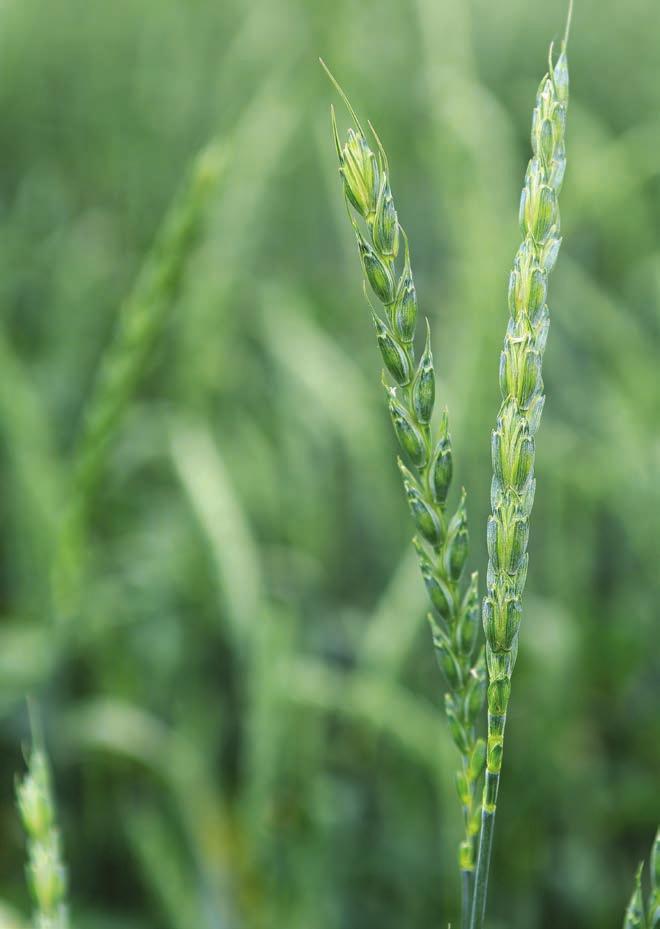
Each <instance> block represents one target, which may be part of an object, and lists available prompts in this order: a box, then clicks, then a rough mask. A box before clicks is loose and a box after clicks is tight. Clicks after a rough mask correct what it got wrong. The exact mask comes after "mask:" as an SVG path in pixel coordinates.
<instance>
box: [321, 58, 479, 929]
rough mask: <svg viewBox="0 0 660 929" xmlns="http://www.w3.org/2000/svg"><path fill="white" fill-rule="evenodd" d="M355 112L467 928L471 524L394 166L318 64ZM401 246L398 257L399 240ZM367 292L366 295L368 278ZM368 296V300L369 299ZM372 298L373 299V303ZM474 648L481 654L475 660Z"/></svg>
mask: <svg viewBox="0 0 660 929" xmlns="http://www.w3.org/2000/svg"><path fill="white" fill-rule="evenodd" d="M321 64H322V65H323V67H324V68H325V70H326V72H327V73H328V76H329V77H330V80H331V81H332V83H333V84H334V85H335V87H336V88H337V90H338V92H339V94H340V96H341V97H342V99H343V101H344V102H345V104H346V106H347V108H348V111H349V113H350V115H351V117H352V119H353V126H352V127H351V128H350V129H349V130H348V133H347V136H346V141H345V142H343V143H342V142H341V141H340V137H339V132H338V129H337V122H336V118H335V112H334V108H332V109H331V113H332V132H333V136H334V140H335V147H336V149H337V156H338V158H339V174H340V177H341V178H342V181H343V189H344V197H345V200H346V206H347V209H348V214H349V218H350V221H351V223H352V226H353V230H354V232H355V237H356V242H357V248H358V254H359V257H360V261H361V263H362V269H363V271H364V275H365V278H366V280H367V282H368V283H369V286H370V288H371V290H372V292H373V293H374V295H375V296H376V298H377V299H378V301H379V303H380V304H382V311H381V312H377V311H376V310H375V309H374V308H373V306H372V307H371V315H372V319H373V324H374V328H375V330H376V340H377V343H378V347H379V348H380V352H381V355H382V359H383V362H384V364H385V368H386V369H387V372H388V374H389V376H390V380H389V381H387V382H384V386H385V391H386V397H387V403H388V406H389V411H390V416H391V418H392V425H393V427H394V432H395V434H396V437H397V439H398V442H399V445H400V447H401V451H402V453H403V456H404V457H405V463H404V461H402V460H399V462H398V464H399V469H400V471H401V475H402V478H403V486H404V490H405V493H406V497H407V500H408V505H409V508H410V513H411V516H412V519H413V522H414V524H415V527H416V530H417V535H416V536H415V538H414V540H413V544H414V546H415V549H416V550H417V554H418V557H419V563H420V568H421V573H422V577H423V579H424V582H425V584H426V587H427V590H428V594H429V598H430V600H431V603H432V605H433V608H434V609H433V612H432V613H430V614H429V622H430V625H431V632H432V638H433V643H434V646H435V651H436V655H437V659H438V663H439V665H440V667H441V669H442V671H443V673H444V677H445V682H446V685H447V691H446V694H445V712H446V715H447V720H448V723H449V728H450V732H451V735H452V738H453V740H454V742H455V744H456V746H457V748H458V750H459V752H460V756H461V767H460V770H459V771H458V772H457V776H456V784H457V790H458V795H459V799H460V804H461V808H462V812H463V820H464V838H463V841H462V842H461V845H460V849H459V867H460V871H461V876H462V893H463V926H466V925H467V918H468V913H469V900H470V895H471V875H472V872H473V870H474V837H475V835H476V833H477V831H478V824H479V808H478V804H477V802H476V796H477V785H478V783H479V780H480V778H481V775H482V772H483V768H484V764H485V760H486V746H485V742H484V740H483V739H478V738H477V735H476V723H477V720H478V718H479V715H480V712H481V710H482V707H483V703H484V699H485V687H486V674H485V661H484V656H483V651H479V650H477V648H476V646H477V639H478V637H479V595H478V584H477V575H476V574H473V575H472V576H471V577H470V578H469V580H468V581H467V582H463V581H462V578H463V574H464V570H465V564H466V561H467V555H468V528H467V513H466V506H465V491H463V493H462V495H461V498H460V502H459V505H458V508H457V510H456V512H455V513H454V514H453V515H451V514H450V513H448V512H447V495H448V492H449V488H450V484H451V479H452V472H453V459H452V448H451V438H450V434H449V419H448V415H447V412H446V411H445V412H444V413H443V415H442V416H441V418H440V422H439V425H438V427H437V428H436V429H435V430H434V429H432V426H431V420H432V416H433V411H434V406H435V387H436V382H435V373H434V369H433V355H432V352H431V329H430V326H429V323H428V320H427V321H426V334H425V341H424V346H423V349H422V352H421V354H420V356H419V358H417V357H416V353H415V345H414V340H415V334H416V325H417V315H418V306H417V294H416V291H415V283H414V280H413V275H412V269H411V263H410V248H409V244H408V237H407V236H406V234H405V232H404V231H403V229H402V227H401V225H400V223H399V219H398V215H397V211H396V208H395V205H394V199H393V196H392V191H391V187H390V171H389V165H388V161H387V156H386V154H385V150H384V148H383V145H382V143H381V141H380V139H379V138H378V136H377V134H376V132H375V130H374V129H373V127H372V126H371V124H370V123H369V124H368V125H369V128H370V130H371V133H372V136H373V140H374V142H375V151H374V150H373V149H372V148H371V146H370V144H369V142H368V141H367V138H366V135H365V132H364V130H363V128H362V125H361V124H360V121H359V119H358V117H357V115H356V113H355V111H354V109H353V108H352V106H351V104H350V103H349V101H348V99H347V97H346V95H345V94H344V92H343V90H342V89H341V87H340V86H339V84H338V83H337V81H336V80H335V79H334V77H333V76H332V74H331V73H330V71H328V68H327V67H326V66H325V64H324V63H323V62H321ZM402 244H403V255H401V254H400V253H401V245H402ZM365 295H367V290H366V285H365ZM368 299H369V298H368V296H367V300H368ZM370 305H371V304H370ZM475 650H477V651H478V657H477V658H476V660H475V659H474V654H475Z"/></svg>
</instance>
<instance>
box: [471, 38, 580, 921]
mask: <svg viewBox="0 0 660 929" xmlns="http://www.w3.org/2000/svg"><path fill="white" fill-rule="evenodd" d="M549 60H550V66H549V69H548V73H547V74H546V75H545V77H544V78H543V80H542V81H541V84H540V86H539V89H538V92H537V94H536V104H535V106H534V113H533V117H532V158H531V159H530V161H529V164H528V166H527V172H526V174H525V184H524V187H523V190H522V195H521V198H520V229H521V232H522V235H523V241H522V243H521V245H520V248H519V249H518V252H517V254H516V257H515V259H514V263H513V270H512V272H511V276H510V279H509V311H510V314H511V315H510V318H509V324H508V327H507V331H506V336H505V339H504V348H503V351H502V354H501V357H500V391H501V394H502V405H501V406H500V410H499V413H498V416H497V424H496V427H495V429H494V431H493V436H492V446H491V447H492V460H493V481H492V485H491V506H492V515H491V516H490V517H489V519H488V529H487V543H488V572H487V576H486V596H485V598H484V603H483V625H484V633H485V636H486V659H487V664H488V678H489V684H488V755H487V764H486V781H485V785H484V795H483V803H482V822H481V831H480V837H479V856H478V860H477V872H476V879H475V891H474V902H473V911H472V919H471V924H470V925H471V929H480V927H481V926H482V925H483V920H484V915H485V909H486V893H487V889H488V871H489V866H490V856H491V849H492V842H493V828H494V824H495V814H496V811H497V794H498V788H499V781H500V772H501V769H502V755H503V751H504V727H505V724H506V716H507V709H508V705H509V698H510V695H511V675H512V674H513V668H514V665H515V663H516V656H517V654H518V634H519V631H520V621H521V618H522V594H523V590H524V587H525V581H526V579H527V564H528V555H527V543H528V540H529V518H530V514H531V512H532V505H533V503H534V492H535V489H536V480H535V478H534V457H535V436H536V432H537V429H538V427H539V423H540V421H541V413H542V412H543V405H544V401H545V396H544V391H543V378H542V375H541V366H542V360H543V353H544V351H545V344H546V340H547V337H548V329H549V326H550V312H549V309H548V304H547V296H548V275H549V274H550V272H551V271H552V269H553V267H554V265H555V262H556V261H557V256H558V254H559V247H560V245H561V233H560V222H559V192H560V190H561V186H562V182H563V180H564V172H565V170H566V146H565V129H566V110H567V107H568V62H567V59H566V41H565V40H564V42H563V43H562V48H561V52H560V55H559V58H558V59H557V62H556V64H553V61H552V48H551V49H550V55H549Z"/></svg>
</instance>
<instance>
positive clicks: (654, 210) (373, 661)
mask: <svg viewBox="0 0 660 929" xmlns="http://www.w3.org/2000/svg"><path fill="white" fill-rule="evenodd" d="M564 15H565V5H564V3H554V2H553V3H547V4H540V3H532V2H523V0H502V2H500V3H497V4H493V3H491V2H486V0H470V2H467V0H416V2H414V0H404V2H396V0H379V2H378V3H375V2H372V0H367V2H358V0H337V2H336V3H334V4H332V6H331V5H329V4H327V3H325V2H323V0H254V2H252V3H250V4H243V3H240V2H238V0H224V2H222V3H216V2H211V0H191V2H189V3H181V2H178V3H177V2H174V0H141V2H139V3H135V2H129V0H115V2H113V3H112V4H100V3H94V2H92V3H90V2H89V0H62V2H60V3H58V4H57V5H49V6H46V5H45V4H44V3H42V2H38V0H21V2H18V0H1V2H0V297H1V301H0V307H1V312H2V318H1V329H0V464H1V469H2V480H1V482H0V513H1V517H2V523H1V525H2V532H1V535H0V546H1V554H2V561H1V567H0V584H1V586H0V597H1V618H0V745H1V750H2V763H1V765H0V834H1V836H2V841H1V842H0V900H1V901H2V903H1V904H0V924H1V925H2V926H3V927H5V929H8V927H13V926H19V927H20V926H24V925H25V924H26V923H25V917H24V915H23V916H21V914H26V913H27V912H28V906H29V904H28V898H27V891H26V889H25V887H24V876H23V842H22V836H21V834H20V829H19V825H18V822H17V817H16V814H15V810H14V779H15V775H16V772H17V771H20V770H21V769H22V765H23V760H22V755H21V746H22V745H23V744H25V740H26V738H27V726H26V712H25V702H24V699H25V694H26V693H28V692H31V693H33V694H35V695H36V696H37V698H38V700H39V702H40V705H41V711H42V715H43V717H44V724H45V728H46V732H47V737H48V743H49V748H50V751H51V755H52V758H53V764H54V769H55V780H56V785H57V791H58V797H59V804H60V815H61V820H62V827H63V833H64V843H65V848H66V853H67V857H68V861H69V866H70V872H71V895H72V898H73V911H74V923H75V925H76V926H78V927H80V929H87V927H88V929H112V927H119V926H122V927H126V929H169V927H171V929H188V927H191V929H192V927H195V929H199V927H205V929H206V927H208V929H281V927H283V926H287V927H289V929H312V927H314V929H349V927H350V929H395V927H396V929H400V927H402V926H405V927H407V929H415V927H420V929H421V927H425V929H426V927H428V926H431V925H435V926H444V925H446V923H447V922H448V921H449V920H450V919H451V920H452V921H453V920H455V918H456V908H457V879H456V874H455V846H456V842H457V839H458V835H459V822H458V812H457V804H456V802H455V798H454V789H453V785H452V782H451V778H452V774H451V772H452V771H453V764H454V755H453V751H454V750H453V747H452V746H451V744H450V742H449V740H448V737H447V733H446V730H445V727H444V721H443V718H442V714H441V713H440V711H439V707H440V705H441V701H442V683H441V680H440V676H439V672H438V671H437V668H436V667H435V664H434V659H433V656H432V653H431V648H430V644H429V637H428V634H427V630H426V628H425V622H424V610H425V595H424V591H423V589H422V583H421V580H420V578H419V577H418V574H417V570H416V566H415V564H414V559H413V557H412V555H411V551H410V546H409V536H410V534H411V531H410V525H409V520H408V515H407V512H406V506H405V502H404V499H403V493H402V491H401V488H400V483H399V478H398V474H397V472H396V467H395V463H394V456H395V448H394V441H393V438H392V435H391V429H390V424H389V422H388V419H387V414H386V410H385V406H384V403H383V397H382V389H381V387H380V384H379V367H380V363H379V358H378V356H377V349H376V347H375V341H374V338H373V332H372V328H371V325H370V323H369V320H368V314H367V312H366V310H365V307H364V305H363V300H362V295H361V290H360V280H359V272H358V268H357V260H356V255H355V254H354V245H353V243H352V241H351V234H350V230H349V228H348V224H347V223H346V221H345V216H344V215H343V208H342V206H341V197H340V188H339V181H338V178H337V175H336V164H335V155H334V150H333V146H332V140H331V136H330V129H329V118H328V108H329V103H330V101H331V99H333V94H332V91H331V88H330V87H329V85H328V83H327V81H326V79H325V78H324V76H323V74H322V73H321V70H320V68H319V67H318V63H317V56H318V55H319V54H321V55H323V57H324V58H325V59H326V60H327V61H328V62H329V64H330V65H331V67H332V68H333V70H334V71H335V72H336V74H337V75H338V77H339V78H340V80H341V81H342V82H343V83H344V85H345V86H346V88H347V89H348V90H349V92H350V94H351V96H352V98H353V100H354V102H355V103H356V105H357V107H358V110H359V112H360V113H361V114H364V115H367V116H368V117H370V118H371V120H372V121H373V122H374V124H375V125H376V126H377V127H378V129H379V132H380V134H381V136H382V138H383V141H384V143H385V146H386V148H387V150H388V153H389V156H390V162H391V165H392V170H393V188H394V193H395V197H396V200H397V205H398V208H399V212H400V215H401V217H402V221H403V222H404V224H405V226H406V229H407V231H408V233H409V236H410V239H411V243H412V250H413V260H414V267H415V271H416V279H417V286H418V293H419V297H420V302H421V306H422V311H423V312H424V313H426V314H428V315H429V317H430V319H431V321H432V324H433V332H434V353H435V358H436V367H437V370H438V372H439V376H440V396H441V401H442V402H443V403H444V402H446V403H447V404H448V405H449V408H450V413H451V418H452V428H453V435H454V444H455V455H456V462H457V481H456V483H457V485H458V486H460V484H464V485H465V486H466V487H467V488H468V490H469V506H470V520H471V529H472V539H473V553H472V558H471V564H472V566H473V567H478V568H479V569H481V570H483V568H484V564H485V557H484V556H485V545H484V526H485V518H486V512H487V507H488V491H489V482H490V457H489V434H490V428H491V426H492V424H493V421H494V417H495V413H496V410H497V405H498V393H497V368H498V359H499V350H500V344H501V340H502V336H503V332H504V328H505V324H506V296H505V295H506V282H507V275H508V269H509V267H510V264H511V260H512V257H513V254H514V251H515V248H516V244H517V240H518V229H517V222H516V216H517V202H518V196H519V190H520V187H521V183H522V176H523V171H524V167H525V164H526V162H527V158H528V147H529V141H528V139H529V124H530V117H531V107H532V103H533V97H534V91H535V89H536V86H537V83H538V80H539V79H540V77H541V76H542V70H543V67H544V62H545V59H546V54H547V45H548V42H549V40H550V39H551V38H552V37H553V36H554V37H557V36H558V35H560V34H561V30H562V28H563V21H564ZM658 34H660V7H658V5H657V4H653V3H650V2H648V0H646V2H644V0H629V2H628V3H627V4H626V5H625V7H624V5H622V4H620V3H615V2H614V0H600V2H597V0H579V2H578V3H577V9H576V15H575V21H574V28H573V35H572V39H571V49H570V59H571V68H572V104H571V112H570V114H569V121H570V126H569V167H568V176H567V182H566V186H565V191H564V195H563V202H562V214H563V220H564V222H563V225H564V235H565V244H564V247H563V250H562V255H561V257H560V261H559V264H558V268H557V271H556V273H555V275H554V277H553V281H552V285H551V309H552V311H553V323H552V329H551V336H550V342H549V348H548V352H547V355H546V365H545V381H546V387H547V394H548V402H547V405H546V413H545V417H544V422H543V426H542V429H541V433H540V436H539V443H538V459H537V476H538V493H537V502H536V507H535V512H534V516H533V527H532V540H531V545H530V547H531V570H530V578H529V582H528V593H527V595H526V617H525V622H524V629H523V634H522V637H521V652H520V658H519V662H518V666H517V671H516V680H515V686H514V690H515V693H514V698H513V701H512V714H511V721H510V731H509V738H508V746H507V756H506V759H505V772H504V778H503V788H502V794H501V806H500V809H501V813H500V816H499V821H498V825H497V832H496V839H495V865H494V875H493V879H492V899H491V922H490V925H491V926H492V927H493V929H497V927H500V929H503V927H505V926H506V927H509V929H551V927H552V929H556V927H558V926H561V927H562V929H596V927H598V929H602V927H605V926H618V925H619V924H620V920H621V917H622V913H623V908H624V904H625V901H626V899H627V897H628V895H629V893H630V889H631V886H632V876H633V871H634V867H635V865H636V862H637V861H638V859H640V858H641V857H642V856H645V855H646V853H647V851H648V847H649V846H650V843H651V839H652V836H653V832H654V827H655V824H656V821H657V820H658V819H659V818H660V816H659V813H660V805H659V804H658V771H659V768H660V717H659V715H658V694H659V686H658V680H659V672H660V669H659V666H658V654H657V641H658V634H657V615H658V602H659V600H660V581H659V579H658V571H657V560H658V548H659V546H658V538H659V537H660V515H659V514H660V481H659V480H658V474H659V473H660V467H659V466H660V435H659V425H660V404H659V403H658V357H659V352H660V144H659V143H660V59H659V58H658V54H657V48H658V46H657V43H658V40H657V36H658ZM211 138H217V139H218V140H219V142H220V145H221V146H222V149H223V152H224V156H225V170H224V171H223V173H222V175H221V178H220V183H219V187H218V190H217V193H216V195H215V196H214V198H213V200H212V202H211V203H210V205H209V210H208V214H209V215H208V221H207V225H206V229H205V232H204V234H203V235H202V236H201V237H200V239H199V242H198V245H197V247H196V249H195V251H194V254H193V255H192V256H191V258H190V260H189V261H188V262H187V264H186V267H185V272H184V275H183V279H182V281H181V285H180V287H179V288H178V291H177V295H176V299H175V300H174V301H173V303H172V305H171V307H170V308H169V311H168V312H167V313H166V314H165V315H164V323H163V325H162V326H161V327H160V329H159V332H158V334H157V338H156V339H155V345H154V350H153V351H152V352H150V353H149V357H148V363H147V364H145V366H144V368H143V370H142V372H141V376H140V379H139V384H138V385H137V390H136V392H135V395H134V397H133V399H132V402H131V404H130V406H129V408H128V410H127V414H126V416H124V417H123V419H122V421H121V425H120V429H119V431H118V433H117V436H116V439H115V441H113V442H112V444H111V445H110V446H109V448H108V460H107V466H106V467H105V468H104V471H103V475H102V480H101V481H100V483H99V485H98V488H97V489H96V491H95V494H94V498H93V501H92V507H91V510H90V513H89V525H88V532H87V535H86V538H85V540H84V556H85V557H84V568H82V567H81V573H82V575H83V584H82V588H81V592H80V598H79V602H78V604H77V608H76V610H75V611H73V612H72V613H71V615H70V616H68V617H67V618H66V620H65V621H64V622H62V621H60V622H59V623H58V622H56V621H55V619H54V616H53V608H52V592H51V584H50V578H51V573H52V569H53V560H54V557H55V552H56V546H57V538H58V531H59V525H60V521H61V519H62V510H63V504H64V502H65V501H66V499H67V495H68V493H69V485H70V479H71V473H70V472H71V461H72V455H73V449H74V448H75V443H76V437H77V435H78V434H79V430H80V424H81V419H82V416H83V411H84V409H85V403H86V400H87V398H88V396H89V394H90V391H91V388H92V385H93V383H94V379H95V374H96V371H97V369H98V366H99V363H100V360H101V358H102V357H103V355H104V352H105V351H106V350H107V347H108V344H109V342H110V338H111V335H112V333H113V331H114V329H115V324H116V321H117V313H118V307H119V305H120V304H121V302H122V300H123V298H124V297H125V295H126V294H127V293H128V292H129V291H130V290H131V287H132V285H133V282H134V280H135V278H136V276H137V274H138V272H139V269H140V267H141V265H142V263H143V261H144V258H145V255H146V254H147V252H148V250H149V246H150V244H151V242H152V241H153V239H154V237H155V235H156V232H157V230H158V228H159V226H160V223H161V220H162V217H163V215H164V214H165V212H166V210H167V208H168V204H169V203H170V202H171V200H172V198H173V196H174V193H175V191H176V189H177V188H179V187H180V185H181V183H182V180H183V178H184V176H185V174H186V173H187V171H188V168H189V164H190V162H191V160H192V159H193V157H194V155H195V153H196V152H197V151H198V150H199V149H200V148H201V147H202V146H203V145H205V144H206V143H207V142H208V140H209V139H211ZM3 920H4V922H3Z"/></svg>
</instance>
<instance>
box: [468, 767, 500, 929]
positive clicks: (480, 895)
mask: <svg viewBox="0 0 660 929" xmlns="http://www.w3.org/2000/svg"><path fill="white" fill-rule="evenodd" d="M489 782H490V789H491V790H492V791H494V793H495V795H496V796H497V788H498V786H499V782H500V776H499V774H491V773H490V771H487V772H486V788H485V789H488V787H489ZM496 812H497V806H496V805H493V807H492V809H489V810H487V809H486V807H485V806H484V808H483V809H482V811H481V832H480V833H479V852H478V854H477V870H476V872H475V876H474V899H473V901H472V919H471V921H470V929H481V927H482V926H483V924H484V917H485V915H486V895H487V893H488V872H489V870H490V855H491V850H492V848H493V831H494V829H495V813H496Z"/></svg>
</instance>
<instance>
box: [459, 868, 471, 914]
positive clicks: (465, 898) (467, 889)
mask: <svg viewBox="0 0 660 929" xmlns="http://www.w3.org/2000/svg"><path fill="white" fill-rule="evenodd" d="M473 874H474V872H473V871H467V870H462V871H461V929H470V903H471V901H472V875H473Z"/></svg>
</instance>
